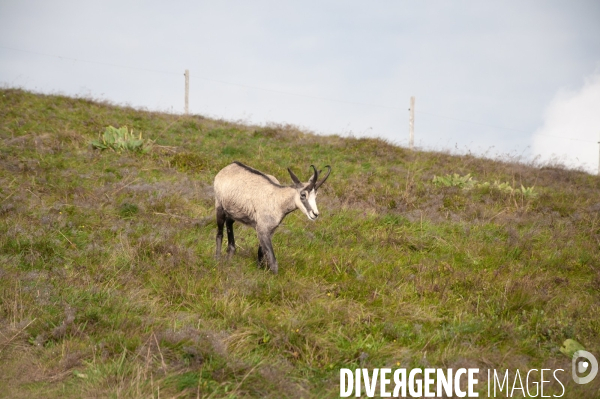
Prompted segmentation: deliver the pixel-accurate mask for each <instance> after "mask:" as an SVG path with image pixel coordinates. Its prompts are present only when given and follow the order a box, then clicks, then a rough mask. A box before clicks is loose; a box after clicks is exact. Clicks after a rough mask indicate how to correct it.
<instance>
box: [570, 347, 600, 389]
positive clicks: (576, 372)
mask: <svg viewBox="0 0 600 399" xmlns="http://www.w3.org/2000/svg"><path fill="white" fill-rule="evenodd" d="M571 368H572V370H571V371H572V373H573V381H575V382H576V383H577V384H587V383H589V382H591V381H592V380H593V379H594V378H595V377H596V374H598V360H596V357H594V355H592V354H591V353H590V352H588V351H584V350H578V351H577V352H575V353H573V359H572V360H571Z"/></svg>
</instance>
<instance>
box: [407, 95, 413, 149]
mask: <svg viewBox="0 0 600 399" xmlns="http://www.w3.org/2000/svg"><path fill="white" fill-rule="evenodd" d="M408 132H409V139H408V147H409V148H410V149H411V150H413V149H414V146H415V97H414V96H413V97H411V98H410V108H409V109H408Z"/></svg>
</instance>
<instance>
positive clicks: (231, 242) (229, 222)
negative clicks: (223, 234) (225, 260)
mask: <svg viewBox="0 0 600 399" xmlns="http://www.w3.org/2000/svg"><path fill="white" fill-rule="evenodd" d="M233 222H234V220H233V219H230V218H227V219H225V225H226V226H227V255H228V256H229V257H231V256H232V255H233V254H234V253H235V237H234V236H233Z"/></svg>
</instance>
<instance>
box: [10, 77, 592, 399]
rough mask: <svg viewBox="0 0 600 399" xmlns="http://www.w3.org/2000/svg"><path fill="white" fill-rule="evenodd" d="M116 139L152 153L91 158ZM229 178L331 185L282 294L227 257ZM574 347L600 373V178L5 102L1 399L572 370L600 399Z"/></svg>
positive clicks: (309, 390)
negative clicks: (220, 185) (573, 344)
mask: <svg viewBox="0 0 600 399" xmlns="http://www.w3.org/2000/svg"><path fill="white" fill-rule="evenodd" d="M109 125H113V126H117V127H119V126H125V125H126V126H128V127H129V128H133V129H134V132H136V133H137V132H143V137H145V138H150V139H152V140H154V141H155V144H154V146H153V147H152V148H151V149H150V150H149V151H147V152H145V153H136V152H127V151H124V152H120V153H119V152H115V151H112V150H104V151H101V150H97V149H93V148H92V146H91V145H90V142H91V141H92V140H95V139H98V136H99V134H100V133H101V132H103V131H104V129H105V128H106V127H107V126H109ZM234 160H239V161H241V162H244V163H246V164H248V165H250V166H253V167H255V168H257V169H259V170H262V171H265V172H267V173H270V174H273V175H275V176H276V177H277V178H278V179H279V180H280V181H282V182H285V183H286V184H287V183H288V182H290V178H289V176H288V175H287V172H286V168H287V167H288V166H291V167H292V168H293V169H294V171H295V172H296V174H298V175H299V176H304V177H308V176H309V174H310V171H309V165H310V164H311V163H314V164H315V165H317V166H318V167H322V166H324V165H326V164H330V165H331V166H332V167H333V172H332V174H331V176H330V178H329V180H328V181H327V182H326V183H325V185H324V186H323V187H322V189H321V190H320V195H319V203H318V205H319V210H320V212H321V217H320V218H319V220H318V221H317V222H314V223H313V222H310V221H308V220H307V219H306V217H305V216H304V215H302V214H301V213H300V212H295V213H292V214H291V215H289V216H288V217H287V218H286V219H285V221H284V224H283V225H282V226H280V228H279V229H278V231H277V233H276V234H275V236H274V241H273V245H274V248H275V254H276V256H277V258H278V261H279V274H278V275H276V276H274V275H271V274H270V273H269V272H268V271H265V270H263V269H259V268H258V267H257V266H256V259H255V256H256V248H257V239H256V235H255V233H254V231H253V230H251V229H249V228H246V227H244V226H241V225H238V224H236V225H235V229H236V234H237V244H238V246H239V248H238V252H237V254H236V256H235V257H234V258H233V259H231V260H230V261H222V262H217V261H215V260H214V256H213V255H214V248H215V244H214V240H215V233H216V224H215V222H214V200H213V197H212V188H211V184H212V179H213V177H214V176H215V174H216V173H217V172H218V171H219V169H220V168H222V167H223V166H225V165H227V164H228V163H230V162H232V161H234ZM454 173H456V174H457V175H458V176H456V177H454V178H451V177H448V175H450V174H454ZM467 174H470V176H471V177H472V178H473V179H474V180H476V181H477V183H473V180H471V181H468V178H462V179H461V176H465V175H467ZM436 176H437V177H438V178H436V182H434V177H436ZM439 177H441V178H439ZM521 186H523V189H521ZM532 187H533V189H531V188H532ZM567 338H573V339H576V340H577V341H579V342H580V343H581V344H583V346H584V347H585V348H586V350H588V351H590V352H593V353H595V354H600V178H598V177H596V176H591V175H588V174H585V173H582V172H577V171H568V170H564V169H561V168H558V167H544V168H536V167H530V166H526V165H522V164H516V163H510V162H502V161H491V160H484V159H479V158H475V157H473V156H453V155H448V154H443V153H433V152H419V151H415V152H411V151H409V150H407V149H405V148H400V147H395V146H392V145H389V144H387V143H386V142H384V141H381V140H374V139H354V138H341V137H338V136H327V137H321V136H316V135H312V134H309V133H305V132H302V131H299V130H297V129H295V128H293V127H280V126H277V127H267V128H265V127H254V126H243V125H238V124H232V123H227V122H222V121H215V120H210V119H205V118H202V117H200V116H176V115H167V114H159V113H151V112H144V111H138V110H133V109H130V108H123V107H116V106H112V105H109V104H103V103H98V102H93V101H89V100H86V99H73V98H67V97H61V96H42V95H35V94H31V93H27V92H24V91H21V90H13V89H4V90H0V396H2V397H11V398H30V397H47V398H78V397H124V398H125V397H127V398H130V397H132V398H138V397H139V398H141V397H144V398H149V397H154V398H156V397H162V398H166V397H192V398H195V397H212V398H220V397H256V398H259V397H260V398H264V397H273V398H281V397H293V398H296V397H305V398H309V397H315V398H317V397H337V396H338V395H339V369H340V368H341V367H350V368H356V367H368V368H374V367H386V366H387V367H391V368H397V367H407V368H411V367H424V366H429V367H441V368H448V367H453V368H456V367H479V368H480V372H481V374H480V375H481V376H483V375H485V374H486V373H487V369H489V368H492V369H497V370H502V369H510V370H513V371H514V370H515V369H517V368H519V369H520V370H521V371H524V370H525V371H526V370H528V369H530V368H538V369H539V368H542V367H545V368H557V367H561V368H563V369H565V370H566V373H565V374H564V376H565V378H564V379H563V382H568V385H567V395H566V396H565V397H579V398H585V397H590V398H591V397H598V396H597V395H600V384H599V381H600V378H596V381H595V382H594V383H592V384H590V385H586V386H575V384H574V383H573V381H572V380H571V379H570V367H571V365H570V359H569V358H567V357H566V356H564V355H563V354H562V353H560V352H559V348H560V346H561V345H562V343H563V341H564V340H565V339H567ZM567 375H568V376H569V377H568V378H567ZM480 388H481V390H482V392H484V390H485V389H486V387H485V385H484V384H481V385H480ZM550 389H555V391H553V392H558V393H560V392H561V388H560V386H559V385H558V384H554V385H553V386H552V388H550ZM548 392H550V391H545V394H548Z"/></svg>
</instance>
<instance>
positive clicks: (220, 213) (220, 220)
mask: <svg viewBox="0 0 600 399" xmlns="http://www.w3.org/2000/svg"><path fill="white" fill-rule="evenodd" d="M224 224H225V211H224V210H223V208H222V207H220V206H218V207H217V250H216V252H215V258H217V259H219V258H220V257H221V245H222V244H223V225H224Z"/></svg>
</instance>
